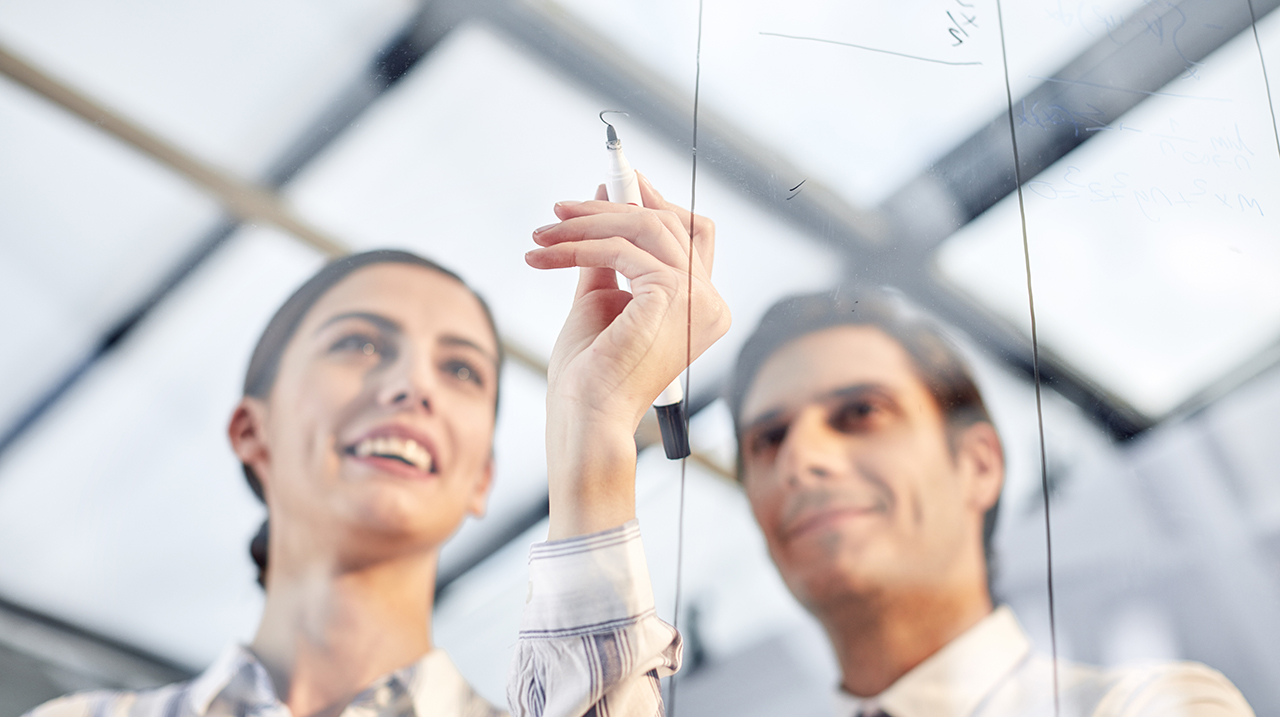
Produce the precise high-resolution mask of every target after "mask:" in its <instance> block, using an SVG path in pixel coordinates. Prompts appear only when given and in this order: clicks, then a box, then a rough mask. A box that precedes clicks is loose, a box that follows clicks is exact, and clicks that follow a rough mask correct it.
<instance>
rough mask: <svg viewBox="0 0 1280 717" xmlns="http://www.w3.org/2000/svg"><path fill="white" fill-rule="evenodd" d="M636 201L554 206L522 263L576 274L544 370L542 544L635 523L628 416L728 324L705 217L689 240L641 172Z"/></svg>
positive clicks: (677, 214) (683, 224)
mask: <svg viewBox="0 0 1280 717" xmlns="http://www.w3.org/2000/svg"><path fill="white" fill-rule="evenodd" d="M640 194H641V197H642V199H643V201H644V204H645V206H644V207H635V206H631V205H626V204H612V203H610V202H607V201H603V199H604V197H603V188H602V190H601V191H600V192H597V199H596V201H590V202H561V203H559V204H557V205H556V206H555V212H556V216H557V217H559V218H560V220H561V221H560V222H559V223H557V224H552V225H549V226H547V227H543V228H541V229H539V230H537V231H536V232H534V235H533V236H534V241H535V242H536V243H537V244H539V245H540V247H541V248H538V249H534V250H533V251H531V252H529V253H528V254H527V255H526V256H525V261H527V262H528V263H529V265H530V266H533V267H534V268H537V269H559V268H567V267H575V266H576V267H579V268H580V276H579V279H578V289H577V292H576V294H575V296H574V301H573V308H572V309H571V310H570V312H569V318H568V319H567V320H566V321H565V324H564V328H563V329H561V331H560V336H559V338H558V339H557V340H556V346H555V349H554V350H553V351H552V354H551V365H550V368H549V370H548V374H547V468H548V473H549V475H548V480H549V484H550V486H549V487H550V492H551V537H552V538H553V539H554V538H563V537H568V536H572V535H579V534H583V533H590V532H595V531H598V530H603V529H606V528H611V527H614V526H617V525H621V524H622V523H625V522H627V521H628V520H630V519H631V518H633V517H635V460H636V452H635V439H634V435H635V430H636V428H637V426H639V424H640V419H641V418H642V417H643V416H644V413H645V411H646V410H647V409H648V407H649V405H650V404H651V403H652V402H653V400H654V399H655V398H657V396H658V394H659V393H661V392H662V390H663V389H664V388H666V387H667V385H668V384H669V383H671V381H672V380H673V379H675V378H676V377H678V376H679V375H680V373H681V372H682V371H683V370H684V368H685V366H686V363H687V361H691V360H693V359H695V358H697V357H698V356H700V355H702V352H703V351H705V350H706V349H707V348H708V347H709V346H711V344H712V343H714V342H715V341H716V340H717V339H719V338H720V337H721V336H723V335H724V333H725V332H726V331H728V329H729V309H728V307H727V306H726V305H725V303H724V300H723V299H721V298H720V295H719V294H718V293H717V292H716V290H715V287H713V286H712V285H711V263H712V259H713V255H714V252H715V227H714V225H713V224H712V222H711V220H709V219H707V218H705V217H694V218H693V227H692V229H693V232H692V237H690V233H689V231H688V229H687V227H689V219H690V215H689V212H688V211H686V210H684V209H681V208H680V207H677V206H675V205H674V204H670V203H669V202H667V201H666V200H665V199H663V198H662V195H660V194H658V192H657V191H656V190H655V189H654V188H653V187H652V186H651V185H650V184H649V182H648V180H647V179H645V178H644V177H643V176H641V177H640ZM691 249H692V263H690V251H691ZM615 271H616V272H617V273H620V274H622V275H623V276H625V277H626V278H627V279H628V280H630V282H631V291H630V292H627V291H624V290H622V289H619V288H618V283H617V277H616V274H615ZM690 278H692V290H690Z"/></svg>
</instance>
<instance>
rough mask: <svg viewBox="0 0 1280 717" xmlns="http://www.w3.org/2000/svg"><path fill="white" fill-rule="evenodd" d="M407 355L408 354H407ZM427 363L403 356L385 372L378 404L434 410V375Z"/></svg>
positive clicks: (379, 391) (379, 390)
mask: <svg viewBox="0 0 1280 717" xmlns="http://www.w3.org/2000/svg"><path fill="white" fill-rule="evenodd" d="M406 353H407V352H406ZM425 363H426V362H425V361H415V360H413V357H412V356H408V355H401V356H400V360H399V361H397V362H396V363H395V364H393V365H392V366H389V367H388V370H387V371H385V372H383V375H382V377H381V378H382V385H381V386H379V387H378V403H380V404H382V405H385V406H395V407H399V408H406V409H416V408H418V407H421V408H422V409H423V410H426V411H431V410H432V408H433V405H432V404H433V401H432V399H433V394H434V386H433V383H432V376H433V375H434V374H433V373H432V372H431V371H430V370H429V367H427V366H425V365H420V364H425Z"/></svg>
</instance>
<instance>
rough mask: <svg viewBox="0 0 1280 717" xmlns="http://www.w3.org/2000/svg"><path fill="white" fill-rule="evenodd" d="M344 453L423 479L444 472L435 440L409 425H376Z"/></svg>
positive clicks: (395, 471) (392, 471)
mask: <svg viewBox="0 0 1280 717" xmlns="http://www.w3.org/2000/svg"><path fill="white" fill-rule="evenodd" d="M342 452H343V454H344V455H345V456H347V457H348V458H351V459H352V460H355V461H358V462H361V463H365V464H368V465H371V466H375V467H377V468H378V469H379V470H384V471H388V472H391V473H395V474H398V475H407V476H410V477H415V478H422V477H425V476H431V475H436V474H438V473H439V472H440V462H439V460H438V458H437V454H436V451H435V446H434V445H433V443H432V441H431V439H430V438H429V437H428V436H427V435H426V434H424V433H422V432H420V431H417V430H415V429H413V428H410V427H408V426H405V425H400V424H391V425H384V426H380V427H378V428H375V429H373V430H371V431H369V432H367V433H365V434H364V435H363V436H362V437H361V438H359V439H358V440H356V441H355V442H354V443H351V444H350V445H348V446H347V447H346V448H344V449H343V451H342Z"/></svg>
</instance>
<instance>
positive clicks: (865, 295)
mask: <svg viewBox="0 0 1280 717" xmlns="http://www.w3.org/2000/svg"><path fill="white" fill-rule="evenodd" d="M835 326H873V327H875V328H877V329H880V330H881V331H883V332H884V333H885V334H887V335H888V336H889V338H891V339H893V340H894V341H895V342H897V344H898V345H899V346H901V347H902V348H903V350H905V351H906V352H907V355H908V356H909V357H910V358H911V362H912V364H913V368H914V369H915V372H916V375H917V376H919V377H920V380H921V382H922V383H924V385H925V388H926V389H928V391H929V393H930V394H931V395H932V396H933V399H934V400H935V401H936V402H937V404H938V408H939V409H940V410H941V411H942V419H943V421H944V422H945V424H946V429H947V438H948V441H949V443H950V449H951V451H952V453H953V454H954V453H955V450H956V448H957V445H956V439H957V438H959V436H960V434H961V433H962V432H963V431H964V429H966V428H968V427H969V426H972V425H973V424H975V423H992V421H991V415H990V414H989V413H988V412H987V406H986V403H984V402H983V400H982V392H981V391H979V390H978V384H977V382H976V381H974V380H973V374H972V373H971V372H970V371H969V366H968V364H967V363H966V362H965V360H964V358H963V357H962V356H961V355H960V350H959V349H958V348H956V346H955V344H954V343H953V342H952V341H951V339H949V338H948V337H947V335H946V333H945V332H944V331H943V329H942V327H941V326H940V325H939V324H938V323H937V322H935V321H934V320H932V319H931V318H929V317H927V316H926V315H924V314H923V313H922V312H920V311H913V310H911V309H910V308H909V307H908V306H906V304H905V302H904V301H902V300H901V299H899V298H898V297H895V296H893V295H891V294H889V293H887V292H884V291H851V290H848V289H844V290H840V289H837V290H835V291H828V292H822V293H817V294H804V295H799V296H790V297H787V298H785V299H782V300H781V301H779V302H778V303H776V304H774V305H773V306H772V307H770V309H769V311H767V312H766V313H765V315H764V318H762V319H760V325H759V326H757V327H756V330H755V333H753V334H752V335H751V337H750V338H748V339H747V342H746V343H745V344H744V345H743V347H742V352H741V353H739V354H738V363H737V365H736V366H735V367H734V370H733V375H732V376H731V378H730V381H729V394H728V397H727V398H728V401H729V410H730V412H731V413H732V415H733V425H734V432H735V433H736V434H737V437H738V439H739V440H738V478H739V480H741V478H742V440H741V439H742V428H743V426H742V402H743V401H744V400H745V399H746V394H747V391H749V390H750V389H751V384H752V383H753V382H754V381H755V377H756V374H757V373H759V372H760V368H761V367H762V366H764V364H765V362H766V361H768V360H769V357H770V356H772V355H773V354H775V353H776V352H777V351H778V350H779V349H781V348H782V347H783V346H786V345H787V344H790V343H791V342H793V341H795V340H796V339H799V338H801V337H802V336H806V335H808V334H811V333H814V332H817V331H822V330H824V329H829V328H832V327H835ZM999 512H1000V500H999V499H998V498H997V499H996V502H995V504H994V505H992V506H991V508H990V509H988V510H987V512H986V515H984V516H983V521H982V544H983V552H984V553H985V554H986V558H987V572H988V581H990V579H991V576H992V575H993V574H994V566H993V565H992V558H993V551H992V536H993V535H994V534H995V527H996V517H997V516H998V515H999Z"/></svg>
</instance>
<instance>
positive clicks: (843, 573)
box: [742, 326, 1003, 610]
mask: <svg viewBox="0 0 1280 717" xmlns="http://www.w3.org/2000/svg"><path fill="white" fill-rule="evenodd" d="M742 418H743V420H742V425H743V426H744V430H743V435H742V461H743V483H744V486H745V488H746V492H747V497H748V499H749V500H750V502H751V507H752V510H753V511H754V513H755V516H756V520H757V521H758V522H759V523H760V527H761V529H762V530H763V532H764V535H765V538H766V540H767V542H768V545H769V551H770V553H771V554H772V556H773V560H774V563H776V564H777V566H778V569H779V571H780V572H781V573H782V577H783V579H784V580H785V581H786V583H787V585H788V586H789V587H790V588H791V591H792V592H793V593H794V594H795V595H796V597H797V598H798V599H800V601H801V602H802V603H804V604H805V605H806V606H807V607H809V608H810V609H812V610H821V608H822V606H823V605H827V604H836V603H838V601H840V600H841V599H842V598H844V597H847V596H866V597H870V596H875V595H877V594H897V595H900V594H902V593H903V591H907V592H912V591H916V590H926V591H932V590H936V589H938V588H939V587H942V586H943V585H944V584H945V583H947V582H949V581H953V580H956V579H957V578H959V579H962V580H964V579H974V578H975V577H976V578H978V579H981V580H984V581H985V573H983V574H982V575H981V576H972V575H969V576H963V575H961V576H957V571H970V572H972V571H973V570H974V563H975V559H974V551H975V549H976V551H977V556H979V557H980V556H981V532H982V528H981V526H982V514H983V513H984V512H985V510H986V508H987V507H990V505H991V504H993V503H994V501H995V498H996V497H997V496H998V495H999V483H1000V478H1001V477H1002V475H1003V465H1002V464H1001V465H999V466H993V465H991V463H992V461H993V460H998V453H999V449H998V442H996V443H994V446H995V450H994V453H995V454H996V455H995V456H994V457H993V456H992V455H990V454H991V453H992V451H991V450H989V448H990V446H988V449H985V453H984V449H979V453H984V454H983V455H978V456H976V457H975V456H970V455H968V453H969V449H968V448H967V447H965V445H964V442H963V441H962V447H961V448H960V450H959V451H958V453H957V454H956V455H953V454H952V451H951V448H950V445H949V443H948V437H947V432H946V429H945V425H944V421H943V417H942V415H941V411H940V409H939V407H938V405H937V402H936V401H935V399H934V398H933V396H932V394H930V393H929V391H928V389H927V388H926V387H925V385H924V383H923V382H922V381H921V380H920V378H919V376H918V375H917V373H916V370H915V368H914V366H913V364H912V362H911V359H910V357H909V355H908V354H907V352H906V351H905V350H904V349H903V348H902V347H901V346H900V345H899V344H898V343H897V342H896V341H895V340H893V339H891V338H890V337H889V336H888V335H886V334H885V333H884V332H882V331H881V330H879V329H878V328H875V327H870V326H839V327H834V328H830V329H825V330H822V331H818V332H814V333H811V334H807V335H805V336H802V337H801V338H799V339H797V340H795V341H793V342H792V343H790V344H787V345H785V346H783V347H782V348H781V349H779V350H778V351H777V352H776V353H775V354H773V356H771V357H770V358H769V359H768V361H766V362H765V364H764V365H763V366H762V367H761V369H760V371H759V373H758V374H757V375H756V377H755V380H754V382H753V383H752V385H751V387H750V388H749V390H748V391H747V394H746V396H745V400H744V402H743V406H742ZM981 425H982V426H984V427H985V429H990V427H989V426H987V425H986V424H981ZM994 435H995V434H994V430H990V438H991V439H992V440H993V441H998V439H995V438H994ZM983 461H985V464H984V463H983ZM993 470H994V472H995V473H996V474H998V475H996V476H995V477H994V479H993V478H992V475H991V474H992V472H993ZM976 562H977V569H978V570H980V571H983V570H985V568H984V567H983V566H982V563H981V560H980V559H978V560H977V561H976Z"/></svg>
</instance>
